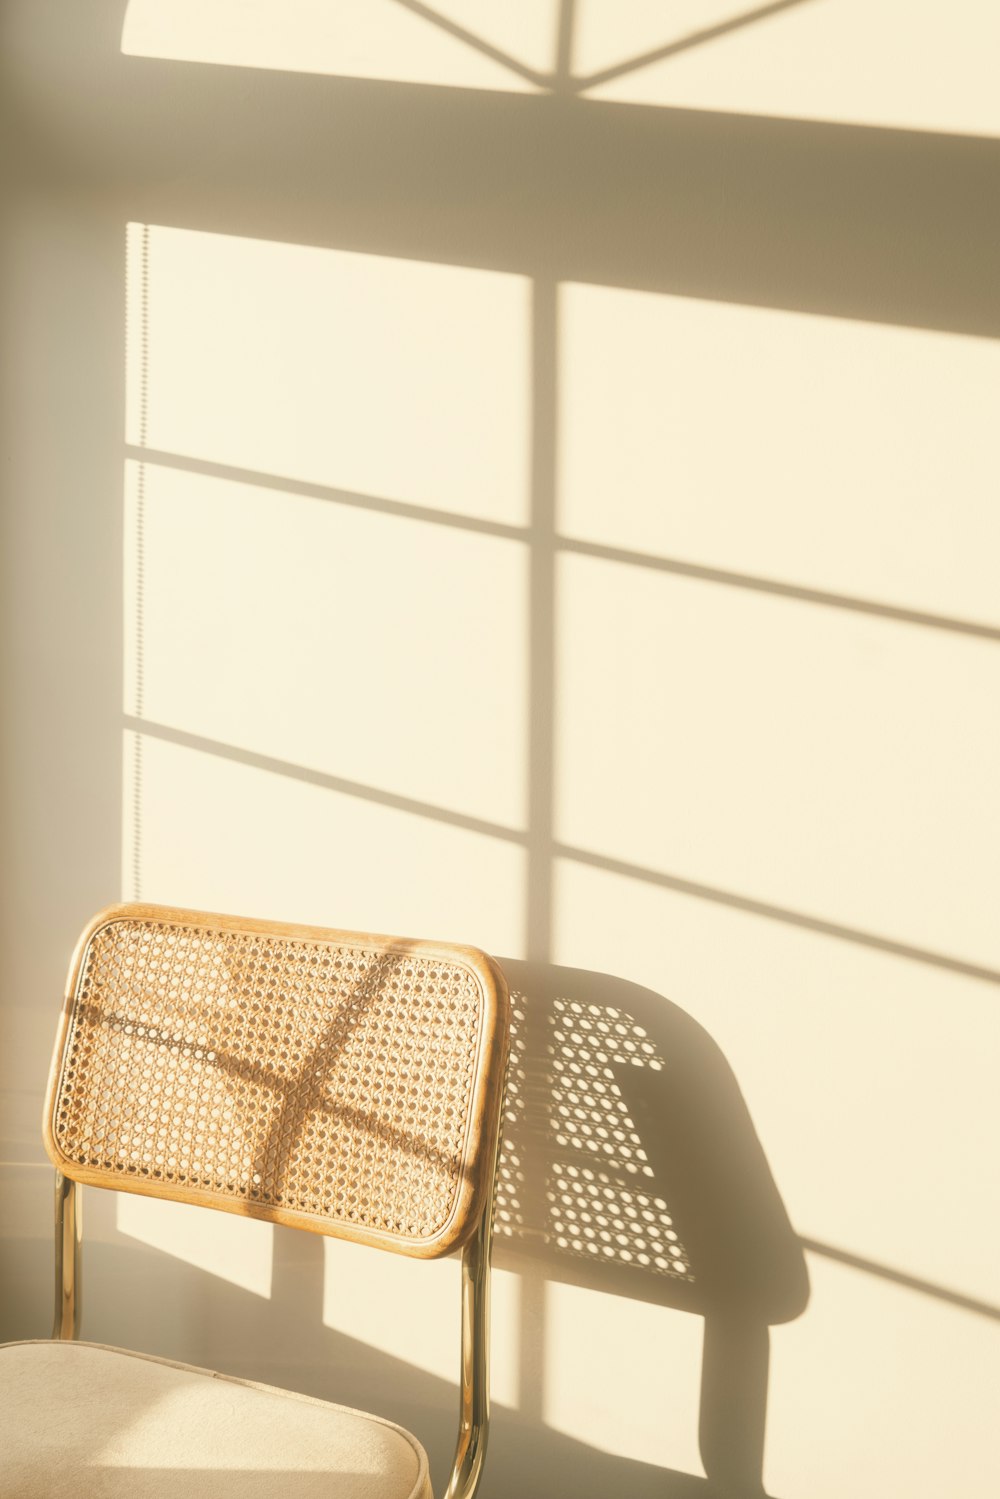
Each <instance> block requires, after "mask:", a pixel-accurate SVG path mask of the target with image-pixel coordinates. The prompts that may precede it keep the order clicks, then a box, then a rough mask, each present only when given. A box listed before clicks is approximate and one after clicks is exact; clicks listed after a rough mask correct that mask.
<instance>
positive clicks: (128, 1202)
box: [115, 1192, 274, 1296]
mask: <svg viewBox="0 0 1000 1499" xmlns="http://www.w3.org/2000/svg"><path fill="white" fill-rule="evenodd" d="M115 1201H116V1220H117V1227H118V1229H119V1230H120V1232H121V1233H123V1234H127V1235H128V1236H129V1238H131V1239H138V1240H139V1241H140V1242H141V1243H143V1244H149V1245H150V1246H151V1247H152V1248H153V1249H159V1250H162V1252H163V1253H164V1254H169V1255H173V1257H174V1258H175V1259H179V1260H183V1261H184V1262H185V1264H188V1265H193V1266H194V1267H195V1268H196V1269H198V1270H207V1271H208V1273H209V1275H217V1276H219V1277H220V1278H221V1279H222V1280H227V1281H229V1283H230V1284H231V1285H234V1286H240V1287H241V1288H242V1289H243V1290H244V1291H253V1292H254V1294H255V1295H257V1296H270V1294H271V1265H272V1258H273V1241H274V1230H273V1228H272V1227H271V1225H270V1223H260V1222H258V1221H256V1220H255V1219H252V1218H238V1217H236V1216H234V1215H233V1214H231V1213H213V1212H206V1211H205V1209H204V1208H199V1207H192V1206H191V1205H190V1204H189V1203H186V1202H158V1201H155V1200H154V1199H153V1198H151V1197H134V1196H131V1195H129V1194H127V1193H124V1192H122V1193H115Z"/></svg>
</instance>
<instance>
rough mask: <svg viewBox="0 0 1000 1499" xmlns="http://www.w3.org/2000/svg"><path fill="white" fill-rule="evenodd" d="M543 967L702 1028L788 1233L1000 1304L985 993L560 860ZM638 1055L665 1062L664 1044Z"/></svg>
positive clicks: (993, 994) (889, 958)
mask: <svg viewBox="0 0 1000 1499" xmlns="http://www.w3.org/2000/svg"><path fill="white" fill-rule="evenodd" d="M690 794H691V795H692V796H693V795H695V794H696V792H695V788H690ZM767 855H768V849H767V847H766V845H765V846H763V847H760V848H758V849H757V856H758V857H759V859H761V860H762V861H763V860H765V859H766V858H767ZM843 878H844V880H845V882H846V881H847V880H849V878H850V873H849V871H845V872H844V874H843ZM737 893H738V892H737ZM848 935H849V934H848ZM554 959H555V961H557V962H561V963H567V964H570V963H574V964H578V965H582V966H586V967H589V968H593V969H596V970H597V971H598V972H609V973H617V974H620V975H621V976H622V977H623V978H628V979H631V980H633V981H634V982H636V983H639V984H644V985H646V986H648V987H649V988H650V989H652V990H654V991H655V992H657V993H659V994H662V995H663V996H664V998H665V999H666V1000H670V1001H672V1002H673V1003H674V1004H675V1005H679V1006H680V1007H681V1009H682V1010H684V1011H686V1012H687V1013H688V1014H689V1015H691V1016H692V1017H693V1018H694V1019H695V1020H697V1021H698V1022H699V1023H700V1024H701V1025H702V1026H704V1027H705V1029H706V1030H707V1032H708V1034H709V1035H710V1036H711V1037H712V1039H713V1040H714V1041H715V1042H716V1043H717V1044H718V1046H719V1047H721V1049H722V1052H723V1055H724V1056H725V1058H726V1061H727V1062H728V1063H729V1065H730V1066H731V1067H732V1069H733V1071H734V1073H735V1075H736V1079H737V1081H738V1084H739V1087H740V1089H741V1091H742V1093H743V1094H744V1096H745V1098H746V1102H747V1105H748V1107H749V1109H750V1114H751V1117H752V1119H753V1122H754V1125H755V1127H756V1129H757V1131H758V1133H759V1135H760V1138H761V1141H762V1143H763V1146H764V1150H765V1153H766V1155H767V1157H768V1160H769V1162H770V1166H771V1170H772V1172H773V1175H774V1178H775V1181H776V1182H777V1184H778V1187H779V1190H780V1192H781V1195H782V1197H783V1198H784V1201H785V1205H786V1207H787V1209H788V1212H789V1215H790V1216H791V1219H792V1222H793V1223H794V1225H795V1227H796V1229H797V1230H798V1231H799V1232H800V1233H802V1234H804V1235H806V1236H807V1237H809V1238H812V1239H816V1240H820V1241H823V1242H825V1243H828V1244H830V1245H832V1246H834V1247H835V1248H839V1249H842V1250H845V1251H847V1252H850V1253H853V1254H855V1255H859V1256H861V1257H862V1258H864V1259H868V1260H871V1261H875V1262H877V1263H879V1264H882V1265H888V1266H892V1267H894V1268H895V1269H897V1270H899V1271H900V1272H901V1273H903V1274H907V1275H911V1276H915V1277H917V1278H918V1279H922V1280H925V1281H928V1282H931V1283H933V1284H936V1285H939V1286H942V1287H945V1288H947V1289H949V1290H951V1291H953V1292H956V1293H958V1294H961V1295H965V1296H969V1297H972V1298H975V1299H979V1300H982V1301H986V1302H991V1303H994V1304H996V1303H1000V1286H998V1282H997V1265H998V1264H1000V1213H998V1211H997V1207H998V1203H997V1192H996V1190H995V1187H994V1184H993V1181H992V1178H991V1177H990V1173H989V1170H988V1169H987V1168H986V1162H985V1157H984V1149H985V1142H986V1141H991V1140H994V1139H996V1137H997V1134H998V1131H1000V1096H998V1093H997V1088H996V1077H997V1073H998V1069H1000V1011H998V1006H997V990H996V986H995V985H994V984H989V983H985V982H983V981H982V980H977V979H974V978H971V977H965V976H962V975H960V974H957V973H953V972H949V971H948V970H947V969H942V968H938V967H935V966H933V965H932V964H930V963H927V962H919V961H917V960H915V959H906V958H903V957H901V956H898V955H894V954H891V953H887V952H880V951H877V950H874V949H872V948H870V947H865V946H863V945H861V944H859V943H857V942H852V941H850V940H846V938H845V939H837V938H835V937H833V936H824V935H821V934H819V933H817V932H811V931H806V930H803V929H802V928H801V927H797V926H795V925H794V924H791V923H789V922H783V921H781V920H779V919H767V918H766V917H764V916H762V915H758V914H754V913H752V912H748V911H740V910H734V909H732V908H731V907H727V906H726V905H724V904H720V903H719V902H717V901H712V900H709V899H704V898H697V897H696V896H693V895H689V894H682V893H681V892H679V891H676V890H669V889H663V888H658V887H657V886H655V885H653V884H651V883H649V882H648V881H644V880H642V879H640V878H628V877H625V876H624V875H621V874H615V873H611V872H609V871H607V870H600V869H592V868H585V867H583V866H582V865H580V864H578V863H576V862H574V861H572V860H569V859H563V860H560V861H559V862H558V864H557V869H556V882H555V940H554ZM650 1039H651V1040H652V1042H653V1043H654V1044H655V1045H656V1046H657V1047H658V1048H659V1049H660V1050H661V1051H663V1052H664V1054H666V1055H669V1046H668V1043H669V1036H668V1035H666V1034H662V1035H661V1034H660V1033H658V1032H657V1031H656V1029H655V1027H653V1028H651V1030H650ZM790 1058H792V1059H794V1062H793V1063H792V1062H790V1060H789V1059H790ZM956 1077H961V1079H962V1085H961V1088H959V1089H956V1088H954V1087H952V1086H951V1085H950V1081H949V1080H950V1079H953V1078H956ZM855 1284H860V1278H855V1279H852V1280H851V1282H850V1285H851V1286H854V1285H855ZM956 1315H957V1314H956ZM811 1316H812V1311H811V1310H810V1311H809V1312H808V1313H807V1316H806V1320H807V1321H808V1320H809V1319H810V1318H811ZM810 1366H811V1365H810V1362H809V1359H808V1358H807V1359H806V1361H805V1363H804V1364H803V1365H801V1366H800V1367H810ZM824 1409H827V1407H825V1406H823V1405H822V1404H817V1405H816V1406H815V1411H816V1413H817V1414H816V1418H815V1419H816V1423H817V1424H816V1425H815V1427H814V1435H815V1438H816V1440H817V1441H818V1440H820V1439H821V1436H822V1429H823V1428H822V1422H823V1419H824V1418H823V1417H822V1414H821V1412H822V1411H823V1410H824ZM796 1487H798V1485H793V1486H789V1487H788V1491H789V1492H794V1491H795V1488H796ZM778 1491H779V1492H782V1491H783V1490H781V1489H780V1488H779V1490H778Z"/></svg>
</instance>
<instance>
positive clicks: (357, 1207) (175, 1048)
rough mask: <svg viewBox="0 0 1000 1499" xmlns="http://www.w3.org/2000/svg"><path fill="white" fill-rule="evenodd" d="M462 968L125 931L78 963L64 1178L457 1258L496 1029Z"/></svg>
mask: <svg viewBox="0 0 1000 1499" xmlns="http://www.w3.org/2000/svg"><path fill="white" fill-rule="evenodd" d="M185 914H188V915H190V913H185ZM206 920H207V921H210V918H206ZM261 925H263V924H261ZM324 935H325V934H324ZM334 939H335V940H334ZM458 951H464V950H458ZM448 954H449V950H448V949H442V948H441V947H433V948H432V947H431V946H430V945H429V944H421V943H406V944H393V943H392V942H390V941H389V940H388V939H386V941H385V943H384V944H381V940H380V939H373V938H356V939H352V937H351V934H344V933H336V934H332V933H331V934H329V939H328V940H315V939H310V938H303V937H301V936H286V935H276V934H275V930H274V929H270V930H253V929H251V930H234V929H231V928H230V927H226V926H214V927H213V926H212V925H210V924H206V925H202V924H200V923H198V922H193V921H183V920H173V919H160V920H157V919H152V918H149V917H145V918H142V919H139V918H134V917H125V918H122V919H116V920H111V921H110V922H108V923H107V924H105V925H103V926H100V927H99V928H98V930H97V931H96V932H95V933H94V935H93V936H92V937H91V938H90V940H89V942H88V943H87V945H86V947H85V949H84V952H83V955H82V960H81V962H80V969H79V977H78V979H77V982H76V986H75V995H74V997H73V1000H72V1005H71V1008H70V1011H69V1016H68V1023H67V1029H66V1034H65V1038H64V1043H63V1051H62V1062H61V1065H59V1064H58V1063H57V1065H56V1068H55V1070H54V1074H53V1084H52V1092H51V1101H50V1108H51V1115H50V1125H51V1138H52V1143H53V1145H54V1147H55V1149H54V1151H53V1154H54V1156H55V1157H56V1159H57V1163H58V1164H60V1165H61V1166H62V1167H63V1169H64V1170H65V1171H66V1172H67V1174H69V1175H71V1176H76V1177H78V1178H79V1179H81V1180H85V1181H96V1182H98V1183H99V1184H103V1185H109V1186H117V1187H121V1188H126V1189H131V1190H136V1191H140V1192H146V1193H152V1194H153V1195H158V1196H160V1195H162V1196H171V1197H181V1198H183V1199H185V1200H188V1201H196V1200H199V1199H201V1200H205V1201H207V1202H209V1203H211V1204H212V1205H215V1206H221V1207H226V1206H227V1205H228V1206H230V1207H231V1208H232V1209H233V1210H235V1211H242V1212H250V1213H251V1214H253V1215H255V1216H263V1217H278V1218H279V1219H282V1218H285V1217H288V1219H289V1221H300V1217H301V1215H304V1216H305V1218H306V1219H309V1220H313V1221H308V1222H303V1223H302V1226H306V1227H313V1228H317V1229H319V1230H320V1231H324V1232H332V1233H343V1234H345V1235H346V1236H347V1237H355V1238H362V1239H365V1240H367V1241H368V1242H383V1241H384V1242H387V1244H388V1245H389V1247H397V1248H405V1247H406V1246H407V1244H409V1245H411V1246H412V1247H413V1248H414V1249H415V1251H416V1252H418V1253H419V1252H424V1253H426V1252H428V1250H430V1251H431V1252H444V1251H445V1249H446V1248H447V1247H450V1242H454V1240H455V1239H456V1238H460V1237H461V1235H462V1232H463V1229H462V1226H461V1224H460V1223H458V1224H456V1215H457V1216H458V1217H459V1218H460V1217H461V1213H462V1212H463V1211H465V1210H467V1209H468V1208H469V1207H470V1201H469V1199H470V1197H471V1195H472V1193H473V1189H475V1188H476V1182H475V1181H472V1182H471V1183H470V1176H473V1177H474V1176H475V1174H476V1172H477V1171H478V1170H479V1168H480V1164H481V1163H480V1162H478V1161H477V1160H471V1161H470V1160H469V1159H467V1157H468V1156H470V1155H474V1154H475V1153H476V1147H477V1143H478V1134H479V1123H480V1121H479V1119H478V1115H479V1114H480V1113H481V1112H482V1109H483V1089H484V1084H483V1081H482V1076H481V1073H482V1066H481V1061H482V1054H483V1051H484V1046H483V1044H482V1043H483V1041H484V1036H483V1031H484V1027H485V1029H486V1031H487V1032H488V1031H489V1029H490V1026H491V1024H492V1019H491V1015H490V1012H489V1003H488V1001H489V997H490V996H489V995H488V994H484V988H487V987H488V985H484V982H483V976H482V972H480V971H477V968H476V966H475V964H474V963H470V962H469V961H468V960H467V959H466V958H463V957H461V956H449V955H448ZM475 956H477V957H478V956H479V955H478V954H477V955H475ZM489 1039H490V1038H489V1035H487V1036H486V1037H485V1040H486V1041H487V1042H488V1041H489ZM487 1134H488V1130H487ZM480 1154H481V1151H480ZM60 1157H61V1158H62V1159H61V1160H60V1159H59V1158H60ZM436 1239H442V1242H441V1244H440V1246H438V1247H435V1243H434V1241H435V1240H436ZM445 1241H448V1242H445Z"/></svg>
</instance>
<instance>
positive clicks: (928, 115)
mask: <svg viewBox="0 0 1000 1499" xmlns="http://www.w3.org/2000/svg"><path fill="white" fill-rule="evenodd" d="M0 21H2V38H0V40H2V63H0V69H2V77H0V100H2V105H0V108H2V110H3V121H2V124H3V148H2V149H3V156H2V164H3V169H4V180H3V197H4V205H3V217H2V231H0V232H2V246H3V249H2V254H3V260H2V266H0V269H2V293H0V295H2V297H3V339H2V345H0V369H2V381H3V386H2V401H3V404H2V422H3V447H2V452H3V479H4V500H3V510H2V524H3V538H2V540H3V549H2V568H3V580H2V581H3V586H2V590H0V607H2V611H3V635H2V651H3V655H2V672H3V678H2V689H3V705H4V757H3V762H2V778H0V806H2V818H3V838H4V855H3V864H2V878H3V899H2V903H0V916H2V934H0V1015H2V1025H3V1046H2V1049H0V1193H2V1209H3V1216H2V1225H0V1281H2V1286H3V1297H2V1305H0V1338H16V1337H32V1336H44V1335H45V1334H46V1332H47V1328H48V1318H49V1301H50V1275H51V1271H50V1263H51V1261H50V1258H49V1226H50V1211H51V1209H50V1197H51V1172H50V1169H49V1168H48V1166H47V1163H46V1162H45V1161H44V1157H43V1155H42V1152H41V1145H40V1140H39V1125H38V1117H39V1112H40V1103H41V1093H42V1089H43V1086H44V1079H45V1072H46V1068H47V1061H48V1052H49V1047H50V1044H51V1035H52V1031H53V1026H54V1020H55V1013H56V1009H57V1007H58V1001H59V995H60V992H61V985H62V978H63V973H64V970H65V966H66V963H67V961H68V957H69V954H70V951H71V948H72V945H73V942H74V939H75V936H76V933H77V931H78V929H79V928H80V926H81V925H82V924H83V922H84V921H85V919H86V918H87V917H88V916H89V915H90V914H91V913H92V912H93V911H94V910H96V909H97V908H98V907H99V906H101V905H104V904H107V903H109V902H111V901H113V900H117V899H119V898H124V899H132V898H136V897H140V896H141V898H142V899H144V900H153V901H160V900H162V901H164V902H172V903H177V904H180V905H184V906H191V907H201V908H205V909H208V910H221V911H229V912H234V913H242V914H250V915H258V916H264V917H275V918H288V919H291V920H299V921H305V922H313V923H319V924H327V925H336V926H339V927H347V928H350V927H357V928H361V929H367V930H375V931H385V932H391V933H405V934H412V935H421V936H429V937H441V938H448V939H455V940H459V941H465V942H470V943H474V944H477V945H479V946H482V947H484V948H486V949H488V950H489V951H491V952H493V953H496V954H497V955H498V956H499V957H500V958H501V960H502V961H503V962H504V965H505V967H506V969H507V971H508V974H509V977H510V979H511V984H512V989H513V990H514V993H515V1001H516V1020H517V1033H516V1034H517V1040H516V1049H515V1057H514V1068H513V1075H512V1090H513V1093H512V1102H511V1109H510V1114H509V1120H508V1125H507V1137H506V1144H505V1150H504V1156H503V1167H502V1170H503V1181H502V1193H501V1202H500V1207H499V1214H498V1235H499V1237H498V1250H497V1256H496V1261H497V1274H496V1294H495V1315H494V1324H495V1359H494V1366H495V1367H494V1390H495V1399H496V1419H495V1427H494V1434H493V1438H492V1448H491V1456H490V1463H489V1465H488V1473H487V1479H486V1482H485V1486H484V1495H485V1496H486V1499H490V1496H494V1499H502V1496H511V1495H514V1494H517V1495H524V1496H529V1499H531V1496H534V1495H539V1496H540V1495H542V1494H562V1493H567V1494H568V1493H573V1494H575V1495H577V1496H581V1499H590V1496H593V1499H597V1496H598V1495H600V1496H606V1495H608V1494H614V1495H616V1496H622V1499H645V1496H652V1495H654V1494H655V1495H671V1496H673V1499H701V1496H704V1499H708V1496H709V1494H726V1495H734V1496H743V1495H753V1494H755V1493H756V1494H760V1493H762V1492H766V1493H767V1494H769V1495H773V1496H776V1499H842V1496H844V1495H845V1494H850V1495H851V1496H852V1499H889V1496H896V1495H901V1496H902V1495H905V1496H907V1499H941V1496H942V1495H952V1494H955V1495H959V1494H961V1495H962V1496H963V1499H988V1496H989V1499H991V1496H993V1495H994V1494H995V1493H996V1492H997V1491H998V1486H1000V1471H998V1468H997V1445H996V1441H995V1433H994V1420H993V1413H994V1411H995V1406H996V1396H997V1392H998V1386H1000V1328H998V1321H1000V1286H998V1284H997V1265H998V1263H1000V1211H998V1207H1000V1204H998V1200H997V1199H998V1191H997V1177H996V1172H995V1168H994V1167H993V1164H992V1161H993V1154H994V1146H995V1141H996V1135H997V1123H998V1119H997V1115H998V1096H1000V1095H998V1089H997V1086H996V1078H997V1070H998V1062H1000V1034H998V1031H1000V1024H998V991H997V986H998V983H1000V941H998V936H997V922H996V909H997V895H998V873H1000V870H998V865H1000V853H998V849H1000V778H998V776H997V769H996V768H997V765H998V763H1000V753H998V751H1000V678H998V662H1000V655H998V652H1000V590H998V582H997V579H998V577H1000V566H998V563H1000V477H998V467H1000V465H998V459H997V437H996V431H997V421H996V410H997V402H998V399H1000V341H998V340H1000V283H998V280H997V276H996V247H997V244H998V242H1000V95H998V93H997V90H996V87H995V77H994V74H995V58H996V56H997V55H998V47H1000V22H998V20H997V17H996V14H995V13H994V8H993V7H991V6H988V5H984V4H983V3H981V0H959V3H956V0H951V3H949V4H948V5H945V4H944V3H943V0H941V3H939V0H933V3H926V4H922V5H919V6H913V5H912V4H906V3H903V0H778V3H775V4H769V5H763V6H758V7H754V8H751V7H745V8H744V9H742V10H741V9H740V7H739V5H738V4H737V3H736V0H698V3H695V0H677V3H676V4H671V5H669V6H667V5H661V4H652V3H645V0H615V3H613V4H612V3H610V0H577V3H575V4H574V3H572V0H562V3H558V0H548V3H531V4H529V3H520V4H512V3H507V4H500V3H491V0H477V3H475V4H464V5H460V4H458V3H457V0H450V3H447V4H443V3H442V4H438V5H423V4H420V5H418V4H416V3H410V0H365V3H362V0H281V3H279V0H239V3H237V0H216V3H214V4H212V5H205V4H203V3H195V0H130V3H129V4H127V5H126V4H125V3H124V0H92V3H89V4H77V3H74V0H4V3H2V4H0ZM87 1215H88V1217H87V1222H88V1240H89V1246H88V1249H89V1253H88V1258H87V1262H86V1305H85V1327H84V1335H85V1336H87V1337H90V1338H92V1339H95V1340H100V1341H104V1342H111V1343H115V1342H119V1343H122V1344H126V1345H129V1346H132V1347H137V1348H143V1349H149V1350H151V1351H157V1352H161V1353H163V1354H166V1355H168V1356H173V1357H177V1358H181V1359H185V1360H188V1361H190V1362H194V1363H200V1364H206V1365H209V1366H212V1367H218V1368H223V1369H226V1370H229V1371H232V1372H234V1373H238V1374H243V1375H249V1376H251V1377H256V1378H262V1379H265V1380H271V1381H274V1382H277V1383H284V1384H287V1385H289V1386H291V1387H295V1388H299V1389H302V1390H306V1391H309V1392H311V1393H316V1394H321V1395H326V1396H329V1397H331V1398H334V1399H338V1400H346V1401H348V1402H350V1403H356V1404H359V1405H361V1406H365V1407H368V1408H371V1409H376V1410H380V1411H384V1412H385V1413H386V1414H388V1415H390V1416H392V1417H393V1418H395V1419H397V1420H400V1421H402V1422H404V1423H405V1424H408V1425H410V1426H412V1427H413V1429H414V1430H415V1431H417V1433H418V1434H419V1435H421V1436H422V1437H423V1438H424V1440H425V1441H426V1443H427V1446H428V1450H429V1452H430V1456H431V1461H432V1468H433V1471H434V1474H435V1476H436V1479H437V1481H438V1483H440V1482H441V1479H442V1477H443V1474H444V1473H445V1471H446V1468H447V1462H448V1459H449V1455H450V1444H451V1441H452V1438H453V1431H454V1423H455V1416H456V1393H455V1380H456V1374H457V1368H456V1364H457V1310H458V1298H457V1293H458V1282H457V1266H456V1264H455V1263H454V1262H452V1261H445V1262H441V1263H439V1264H432V1265H421V1264H415V1263H409V1262H405V1261H396V1260H395V1259H394V1258H393V1257H391V1256H379V1255H377V1254H376V1253H375V1252H374V1251H366V1250H361V1249H357V1248H355V1247H353V1246H349V1245H341V1244H338V1243H334V1242H333V1241H327V1242H324V1241H320V1240H318V1239H317V1240H312V1241H310V1242H301V1241H302V1240H303V1239H304V1238H305V1236H302V1235H295V1234H293V1233H290V1232H288V1231H283V1230H272V1229H271V1228H270V1227H269V1226H266V1225H262V1224H249V1223H243V1222H241V1221H239V1220H236V1219H230V1218H226V1217H224V1215H213V1214H198V1213H197V1212H195V1211H193V1210H190V1209H183V1208H180V1207H177V1208H173V1209H172V1210H171V1208H170V1207H169V1205H165V1204H161V1203H155V1202H152V1201H148V1200H140V1199H129V1198H126V1197H121V1198H119V1197H117V1196H115V1195H113V1194H107V1195H105V1194H100V1193H91V1194H89V1195H88V1202H87ZM216 1220H218V1221H216ZM384 1261H388V1263H383V1262H384ZM380 1277H381V1278H380ZM95 1461H98V1462H99V1461H100V1454H99V1453H98V1454H95Z"/></svg>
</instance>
